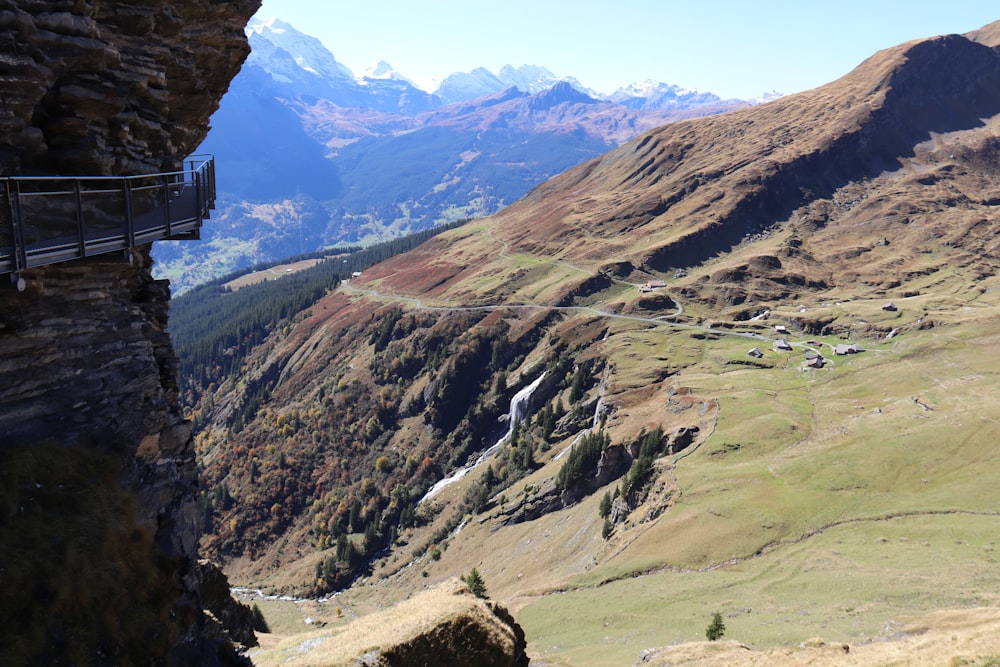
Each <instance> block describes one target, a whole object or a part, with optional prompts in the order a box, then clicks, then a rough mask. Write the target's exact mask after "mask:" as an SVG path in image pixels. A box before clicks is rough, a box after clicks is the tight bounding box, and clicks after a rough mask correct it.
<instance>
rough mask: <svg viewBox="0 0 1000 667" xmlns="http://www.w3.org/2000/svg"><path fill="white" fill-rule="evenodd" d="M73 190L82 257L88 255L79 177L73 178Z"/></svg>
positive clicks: (77, 232) (78, 239)
mask: <svg viewBox="0 0 1000 667" xmlns="http://www.w3.org/2000/svg"><path fill="white" fill-rule="evenodd" d="M73 191H74V192H75V193H76V234H77V241H78V242H79V244H80V257H86V256H87V234H86V232H85V230H84V228H83V194H82V193H81V192H80V180H79V179H73Z"/></svg>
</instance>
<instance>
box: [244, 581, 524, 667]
mask: <svg viewBox="0 0 1000 667" xmlns="http://www.w3.org/2000/svg"><path fill="white" fill-rule="evenodd" d="M526 646H527V644H526V642H525V637H524V631H523V630H522V629H521V627H520V626H519V625H518V624H517V622H516V621H515V620H514V618H513V617H512V616H511V614H510V612H509V611H507V608H506V607H504V606H503V605H502V604H500V603H497V602H493V601H491V600H481V599H479V598H476V597H474V596H473V595H472V593H471V592H470V591H469V587H468V586H466V585H465V584H464V583H462V582H460V581H458V580H457V579H453V580H451V581H448V582H446V583H444V584H442V585H441V586H439V587H438V588H436V589H433V590H430V591H425V592H424V593H421V594H419V595H415V596H414V597H412V598H410V599H409V600H406V601H405V602H401V603H400V604H399V605H398V606H396V607H393V608H392V609H389V610H386V611H383V612H380V613H377V614H372V615H370V616H365V617H363V618H360V619H358V620H357V621H354V622H353V623H351V624H350V625H347V626H343V627H341V628H338V629H335V630H323V631H320V632H317V633H315V634H314V635H312V636H310V637H308V638H305V640H304V638H303V637H302V636H301V635H300V636H296V637H293V638H291V639H289V640H286V641H285V642H282V643H281V644H279V645H278V646H277V647H274V648H270V649H267V650H265V651H262V652H260V653H257V654H255V658H254V659H255V660H259V661H260V663H261V664H283V665H284V664H289V665H366V666H368V667H391V666H393V665H435V666H437V667H451V666H454V667H464V666H465V665H482V666H484V667H526V666H527V664H528V657H527V654H526V653H525V650H526Z"/></svg>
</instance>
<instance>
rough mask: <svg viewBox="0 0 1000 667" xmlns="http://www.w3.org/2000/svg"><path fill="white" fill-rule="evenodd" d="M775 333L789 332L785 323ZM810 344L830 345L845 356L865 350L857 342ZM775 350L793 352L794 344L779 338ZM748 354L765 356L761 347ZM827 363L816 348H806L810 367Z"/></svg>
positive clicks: (812, 342)
mask: <svg viewBox="0 0 1000 667" xmlns="http://www.w3.org/2000/svg"><path fill="white" fill-rule="evenodd" d="M774 331H775V333H778V334H787V333H788V328H787V327H786V326H785V325H783V324H778V325H776V326H775V327H774ZM809 343H810V344H812V345H815V346H817V347H819V348H820V349H822V347H823V345H829V346H830V349H831V350H832V352H833V354H834V355H836V356H841V357H842V356H845V355H848V354H858V353H859V352H864V351H865V349H864V348H863V347H861V346H860V345H858V344H857V343H840V344H837V345H833V344H830V343H822V342H819V341H809ZM772 349H773V350H774V351H775V352H791V351H792V344H791V343H789V342H788V339H787V338H778V339H777V340H775V341H774V345H773V348H772ZM747 354H748V355H749V356H751V357H753V358H754V359H760V358H762V357H763V356H764V352H763V350H761V349H760V348H759V347H755V348H752V349H751V350H750V351H749V352H747ZM826 363H827V360H826V358H825V357H824V356H823V355H822V354H821V353H820V352H817V351H816V350H814V349H812V348H809V349H807V350H806V366H807V367H808V368H823V366H825V365H826Z"/></svg>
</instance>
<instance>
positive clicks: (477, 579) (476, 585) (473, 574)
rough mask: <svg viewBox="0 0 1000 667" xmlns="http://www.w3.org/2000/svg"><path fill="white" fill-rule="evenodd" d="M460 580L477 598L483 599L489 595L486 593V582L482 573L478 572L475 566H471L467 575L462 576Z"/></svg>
mask: <svg viewBox="0 0 1000 667" xmlns="http://www.w3.org/2000/svg"><path fill="white" fill-rule="evenodd" d="M462 581H464V582H465V585H466V586H468V587H469V590H470V591H472V594H473V595H475V596H476V597H477V598H483V599H484V600H485V599H486V598H488V597H489V596H488V595H487V594H486V582H485V581H483V577H482V575H480V574H479V570H477V569H476V568H472V569H471V570H470V571H469V573H468V574H467V575H465V576H464V577H462Z"/></svg>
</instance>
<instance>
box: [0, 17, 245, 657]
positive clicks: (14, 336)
mask: <svg viewBox="0 0 1000 667" xmlns="http://www.w3.org/2000/svg"><path fill="white" fill-rule="evenodd" d="M259 5H260V3H259V0H237V1H235V2H227V3H216V2H210V1H208V0H193V1H185V2H181V1H180V0H153V1H151V2H146V3H133V2H101V3H93V2H84V1H81V0H29V1H27V2H23V1H18V2H13V1H12V0H0V93H2V94H3V99H4V104H3V105H2V108H0V174H3V175H38V174H40V175H56V174H58V175H129V174H139V173H153V172H157V171H163V170H170V169H174V168H176V167H177V166H178V164H179V163H180V160H181V159H183V157H185V156H186V155H187V154H188V153H189V152H191V151H192V150H194V149H195V148H196V147H197V146H198V144H199V143H200V142H201V141H202V140H203V139H204V137H205V135H206V134H207V131H208V119H209V117H210V115H211V114H212V113H213V112H214V111H215V110H216V109H217V108H218V104H219V100H220V99H221V97H222V95H223V94H224V93H225V92H226V90H227V88H228V86H229V82H230V80H231V79H232V77H233V76H234V75H235V74H236V72H237V71H238V70H239V67H240V64H241V63H242V61H243V59H244V58H245V57H246V55H247V53H248V46H247V43H246V38H245V35H244V33H243V27H244V26H245V25H246V22H247V20H248V19H249V18H250V16H251V15H252V14H253V12H254V11H256V9H257V8H258V7H259ZM148 251H149V248H148V247H145V248H139V249H135V250H133V251H130V252H129V253H127V254H126V255H124V256H122V255H106V256H100V257H96V258H93V259H88V260H81V261H77V262H72V263H67V264H60V265H54V266H49V267H45V268H40V269H33V270H29V271H26V272H24V273H23V274H22V277H23V278H24V279H25V280H26V282H27V289H26V290H25V291H24V292H16V291H14V290H2V291H0V469H2V470H3V471H4V475H5V476H4V477H3V486H4V494H3V498H2V500H3V503H2V511H0V533H3V536H4V538H5V539H4V540H3V542H2V544H0V586H2V587H4V588H8V587H13V586H15V584H16V586H20V587H24V588H25V589H27V590H35V591H47V593H45V594H38V595H26V596H20V597H15V598H12V600H11V601H10V604H5V605H4V610H3V613H4V614H10V618H11V623H6V622H0V632H10V633H16V632H17V631H18V628H20V631H21V633H22V634H21V635H20V636H18V637H11V642H10V644H11V645H14V646H16V648H17V651H18V653H17V655H19V656H21V657H22V658H23V659H24V660H25V661H26V664H28V663H31V664H57V663H58V664H63V663H65V664H69V663H75V664H94V665H103V664H127V663H129V662H130V661H131V660H132V659H134V658H135V656H137V655H138V656H142V659H143V661H144V664H178V665H182V664H220V663H228V662H238V658H236V656H235V654H233V653H232V649H231V648H226V647H227V646H228V642H227V641H223V642H219V641H217V640H215V639H213V638H211V637H209V636H208V634H207V632H206V627H207V625H208V622H207V621H206V617H205V616H204V614H203V613H202V609H203V607H204V600H203V599H202V594H201V590H200V586H201V583H202V582H203V581H204V580H205V577H204V576H201V575H199V574H197V569H198V565H197V564H198V553H197V545H198V539H199V536H200V532H201V524H202V518H201V514H200V511H199V508H198V503H197V493H198V479H197V467H196V464H195V461H194V453H193V450H192V443H191V429H190V426H189V425H188V423H187V422H185V420H184V419H183V417H182V415H181V414H180V410H179V406H178V403H177V379H176V373H177V361H176V357H175V355H174V352H173V349H172V346H171V344H170V339H169V336H168V334H167V332H166V326H167V314H168V313H167V310H168V300H169V294H170V291H169V286H168V285H167V283H166V282H165V281H155V280H153V279H152V277H151V275H150V266H151V263H152V262H151V260H150V258H149V252H148ZM0 280H2V282H3V283H5V284H6V282H7V280H6V276H3V277H0ZM74 469H78V470H92V471H93V472H92V473H90V474H74ZM46 470H49V471H50V472H51V475H52V476H53V479H56V478H58V480H59V482H58V483H53V485H52V486H54V487H56V488H57V489H58V493H57V492H55V491H53V492H47V489H48V488H49V481H50V480H49V479H47V477H46ZM63 496H65V497H66V498H70V499H73V502H65V501H64V500H60V498H62V497H63ZM83 499H87V500H89V501H90V502H85V500H83ZM77 505H81V506H80V507H77ZM37 525H49V526H59V527H60V529H59V530H58V531H54V530H50V531H48V532H45V531H38V532H37V534H36V531H34V530H33V527H34V526H37ZM101 526H104V527H106V531H105V533H102V535H103V537H102V538H100V539H98V538H97V537H96V534H97V533H96V532H94V530H93V529H95V527H101ZM56 533H58V534H56ZM32 540H34V542H33V541H32ZM52 540H56V541H57V542H58V541H60V540H61V541H63V542H65V543H66V546H65V548H64V550H62V551H61V550H59V549H52V548H51V546H52V545H51V543H50V542H51V541H52ZM71 544H72V545H73V546H72V547H70V546H69V545H71ZM67 554H71V557H72V558H73V559H78V560H82V561H87V562H88V567H86V568H80V570H79V574H78V576H77V577H76V578H75V579H66V580H65V581H64V580H62V579H58V578H54V576H50V575H52V574H53V573H54V572H57V571H62V570H63V569H65V566H66V562H65V559H66V558H67V557H68V556H67ZM103 558H107V559H112V560H113V562H107V563H103V564H102V562H101V559H103ZM11 572H20V573H22V574H24V575H25V576H26V577H28V578H29V580H21V581H17V582H11V581H7V580H6V579H5V576H11V575H10V573H11ZM138 572H142V573H145V574H143V577H145V579H143V580H142V581H144V582H145V584H136V582H134V581H131V580H130V578H129V577H131V578H132V579H134V578H136V577H135V576H132V574H135V573H138ZM5 573H7V574H5ZM25 573H26V574H25ZM102 573H120V575H114V576H119V578H118V580H117V581H116V580H115V579H114V578H113V576H104V575H102ZM126 573H131V574H129V575H128V576H126ZM136 576H138V575H136ZM67 588H70V589H72V590H74V591H77V590H78V589H79V590H78V592H77V593H76V594H74V595H75V597H73V596H72V595H71V596H70V597H72V599H73V604H72V605H67V602H66V598H67V596H68V595H70V594H69V593H67V590H66V589H67ZM99 593H100V594H99ZM108 596H111V597H113V599H114V600H115V601H116V607H117V609H116V610H115V612H111V611H110V610H108V609H107V608H105V606H104V605H106V604H107V598H108ZM102 597H103V598H104V599H101V598H102ZM116 613H121V614H122V615H123V618H127V619H129V620H128V622H125V621H123V620H122V618H118V617H116V616H115V615H114V614H116ZM14 619H16V620H17V621H20V622H22V623H23V625H18V624H17V623H16V622H15V621H14ZM5 620H6V619H5ZM73 623H79V624H80V631H79V632H77V631H76V628H74V627H72V625H70V627H67V624H73ZM84 626H86V627H85V628H84ZM6 639H7V637H4V638H3V641H2V643H3V644H4V645H5V646H7V645H8V642H7V641H6Z"/></svg>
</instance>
